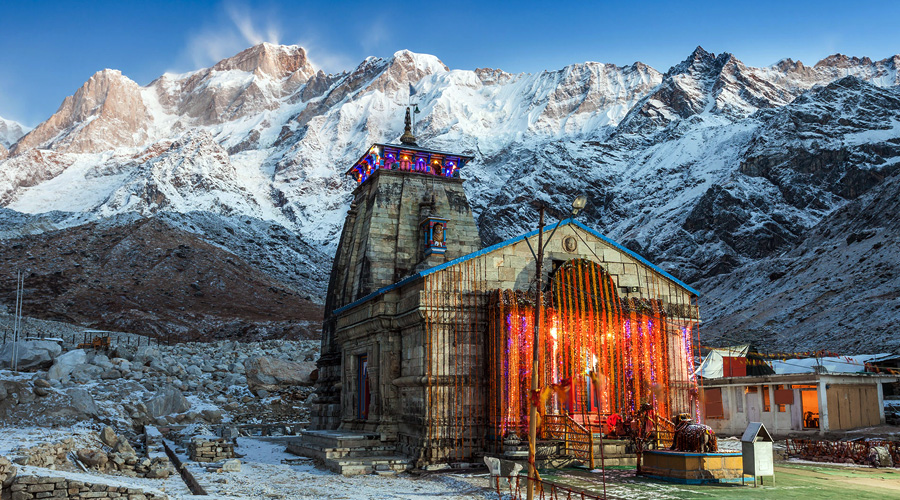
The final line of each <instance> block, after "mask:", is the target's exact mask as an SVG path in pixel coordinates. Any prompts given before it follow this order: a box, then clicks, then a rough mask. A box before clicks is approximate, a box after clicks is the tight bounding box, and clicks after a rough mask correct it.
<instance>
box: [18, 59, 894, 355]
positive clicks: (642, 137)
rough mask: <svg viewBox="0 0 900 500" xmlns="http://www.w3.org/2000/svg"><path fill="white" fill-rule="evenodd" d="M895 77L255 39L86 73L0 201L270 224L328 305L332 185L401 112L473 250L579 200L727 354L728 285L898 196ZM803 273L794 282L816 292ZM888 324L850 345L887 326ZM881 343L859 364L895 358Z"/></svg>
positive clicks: (273, 265)
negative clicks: (486, 60)
mask: <svg viewBox="0 0 900 500" xmlns="http://www.w3.org/2000/svg"><path fill="white" fill-rule="evenodd" d="M898 65H900V56H894V57H892V58H888V59H884V60H880V61H872V60H870V59H868V58H851V57H846V56H843V55H840V54H836V55H834V56H829V57H828V58H826V59H824V60H822V61H820V62H818V63H817V64H815V65H813V66H806V65H804V64H803V63H801V62H799V61H797V62H795V61H792V60H790V59H785V60H782V61H780V62H778V63H777V64H775V65H773V66H770V67H765V68H754V67H749V66H746V65H745V64H743V63H742V62H741V61H740V60H738V59H737V58H736V57H735V56H734V55H732V54H728V53H725V54H719V55H716V54H712V53H709V52H707V51H705V50H703V49H702V48H700V47H698V48H697V49H696V50H695V51H694V52H693V53H692V54H690V56H688V57H687V58H686V59H685V60H684V61H683V62H681V63H679V64H677V65H675V66H674V67H672V68H670V69H669V70H667V71H666V72H665V73H662V72H659V71H657V70H655V69H653V68H651V67H649V66H647V65H645V64H642V63H639V62H638V63H634V64H632V65H630V66H616V65H611V64H601V63H594V62H587V63H581V64H573V65H571V66H567V67H565V68H563V69H560V70H557V71H544V72H541V73H537V74H510V73H506V72H504V71H502V70H499V69H477V70H474V71H465V70H450V69H449V68H447V66H446V65H444V64H443V63H442V62H441V61H440V60H439V59H438V58H436V57H434V56H430V55H425V54H415V53H412V52H409V51H400V52H397V53H396V54H394V55H393V56H392V57H390V58H386V59H384V58H374V57H370V58H368V59H366V60H365V61H363V62H362V63H361V64H360V65H359V66H358V67H357V68H355V69H354V70H352V71H349V72H345V73H341V74H332V75H327V74H325V73H323V72H322V71H319V70H317V69H316V68H314V67H313V66H312V64H311V63H310V62H309V60H308V58H307V55H306V52H305V51H304V49H302V48H301V47H297V46H277V45H270V44H261V45H257V46H255V47H251V48H249V49H247V50H245V51H243V52H241V53H240V54H237V55H236V56H234V57H231V58H229V59H225V60H223V61H221V62H219V63H217V64H216V65H215V66H213V67H211V68H207V69H202V70H198V71H194V72H191V73H186V74H179V75H175V74H166V75H163V76H161V77H160V78H158V79H157V80H155V81H153V82H152V83H150V84H149V85H147V86H146V87H141V86H139V85H137V84H136V83H134V82H133V81H131V80H129V79H128V78H127V77H126V76H124V75H122V74H121V73H119V72H117V71H113V70H104V71H101V72H99V73H97V74H95V75H94V76H93V77H91V79H90V80H88V82H86V83H85V84H84V85H83V86H82V87H81V88H80V89H78V90H77V91H76V92H75V94H74V95H73V96H71V97H68V98H66V99H65V101H64V102H63V104H62V105H61V106H60V108H59V110H58V111H57V112H56V113H55V114H54V115H53V116H52V117H50V118H49V119H48V120H47V121H45V122H43V123H41V124H40V125H38V126H37V127H36V128H35V129H34V130H32V131H31V132H30V133H28V134H27V135H25V136H24V137H22V138H21V139H19V140H18V141H17V142H15V144H12V145H11V147H10V150H9V154H8V158H7V159H5V160H3V161H2V162H0V206H5V207H7V208H9V209H12V210H15V211H18V212H23V213H29V214H40V213H46V212H51V211H59V212H75V213H77V216H76V215H72V216H71V217H73V218H74V219H72V220H76V221H77V222H78V223H82V222H83V221H84V220H85V218H86V217H87V218H88V219H90V218H95V219H99V218H106V217H115V216H117V215H119V214H123V213H134V214H139V215H140V216H143V217H146V216H150V215H153V214H203V215H202V217H203V218H204V220H208V219H209V218H219V219H220V220H222V221H235V220H243V219H246V220H252V221H263V222H264V223H265V224H270V225H274V226H278V227H284V228H286V229H287V230H289V231H291V232H294V233H296V234H297V236H298V238H299V239H300V240H301V241H302V242H303V244H304V245H307V246H308V251H309V255H308V256H307V258H298V257H297V255H296V254H294V255H293V256H291V257H290V258H285V259H284V260H279V259H278V258H277V257H276V258H269V261H270V269H284V268H285V267H286V266H290V265H300V266H301V267H303V266H307V267H304V269H306V271H304V273H305V275H306V276H309V277H310V279H309V280H308V281H310V282H313V284H310V283H309V282H304V283H302V284H301V283H294V286H295V287H296V288H297V289H302V290H304V291H310V293H311V294H312V296H313V297H320V296H321V290H322V287H323V286H324V280H322V279H321V276H322V274H323V273H322V269H313V266H316V267H327V256H328V255H333V251H334V245H336V242H337V238H336V235H337V234H338V233H339V230H340V225H341V224H342V222H343V218H344V214H345V212H346V209H347V206H348V202H349V200H348V194H349V192H350V191H351V190H352V188H353V186H352V183H351V181H350V180H349V179H346V178H344V177H343V175H342V174H343V172H344V171H345V170H346V168H347V166H348V164H349V162H351V161H353V160H354V159H355V158H357V157H358V156H359V154H360V152H361V151H363V150H364V149H365V148H366V147H367V146H368V145H369V144H370V143H372V142H381V141H395V140H396V139H397V137H398V136H399V135H400V133H401V131H402V127H403V123H402V116H403V109H404V107H405V106H406V104H407V103H409V102H410V101H412V102H414V103H416V104H418V106H419V109H420V110H421V111H422V113H421V114H420V115H418V117H417V119H418V123H417V124H416V125H417V126H416V135H417V136H418V137H419V140H420V144H425V145H427V146H430V147H433V148H435V149H449V150H455V151H461V152H465V153H470V154H473V155H475V157H476V159H475V161H473V162H472V163H470V164H469V165H468V166H467V168H466V170H465V172H464V173H463V176H464V177H465V178H467V179H468V181H467V182H466V189H467V192H468V194H469V197H470V200H471V202H472V205H473V209H474V210H475V213H476V217H477V219H478V223H479V227H480V229H481V233H482V237H483V239H484V240H485V243H493V242H495V241H497V240H499V239H502V238H505V237H508V236H511V235H513V234H516V233H519V232H522V231H524V230H526V229H530V228H531V227H532V226H533V224H534V220H533V219H534V215H533V214H532V213H531V210H530V209H529V208H528V204H527V201H529V200H530V199H532V198H535V197H538V198H543V199H545V200H547V201H549V202H550V203H551V205H553V206H557V207H560V208H561V209H564V207H566V206H568V203H569V201H570V199H571V198H572V197H574V196H575V195H576V194H578V193H586V194H587V195H588V197H589V199H590V204H589V207H588V209H587V210H586V211H585V213H584V215H583V217H584V218H585V222H587V223H588V224H591V225H594V226H596V227H598V229H600V230H602V231H604V232H606V233H608V234H609V235H610V236H611V237H613V238H614V239H617V240H619V241H622V242H623V243H625V244H627V245H628V246H630V247H632V248H633V249H635V250H637V251H639V252H641V253H643V254H645V255H646V256H647V257H648V258H650V259H651V260H653V261H655V262H659V263H661V264H662V266H663V267H665V268H666V269H667V270H669V271H671V272H672V273H674V274H675V275H677V276H679V277H682V278H683V279H685V280H688V281H690V282H696V283H699V284H703V288H701V292H703V297H702V299H701V300H702V301H704V303H703V304H701V305H704V304H705V306H704V307H705V308H706V309H708V310H709V311H710V312H711V313H712V314H714V315H717V316H713V317H710V318H709V319H710V320H711V321H710V324H712V325H714V327H715V330H712V331H709V332H708V335H709V336H710V337H712V338H717V337H718V338H722V339H723V341H727V340H726V339H740V338H741V336H742V335H744V333H745V331H747V330H754V329H756V330H758V329H760V328H763V327H762V326H760V325H755V326H754V325H750V324H746V322H741V321H736V320H735V321H731V320H728V319H727V318H734V317H736V316H735V314H734V311H741V310H749V309H750V308H752V307H753V304H751V303H750V302H746V303H743V302H741V301H740V300H738V301H735V300H731V299H729V302H728V303H729V308H725V309H723V308H720V307H718V306H716V304H717V302H716V301H717V300H722V298H723V297H725V296H726V295H727V294H726V293H725V291H724V290H723V287H724V286H726V285H725V283H726V281H723V280H726V279H727V276H729V275H738V274H739V273H751V272H752V270H753V269H757V271H753V272H762V271H761V270H763V269H766V268H767V266H766V265H765V263H766V262H770V261H773V262H774V260H773V259H777V258H782V257H781V256H782V255H787V254H789V253H790V252H797V251H800V250H798V249H801V248H805V247H804V246H803V245H804V244H805V243H806V242H807V240H808V238H809V237H810V236H809V235H810V234H812V232H813V231H816V230H819V229H821V227H822V225H823V224H832V223H833V222H832V221H833V219H832V216H833V214H836V213H838V212H839V211H841V210H842V209H844V208H845V207H848V206H850V205H852V204H853V203H858V200H860V199H863V198H864V197H866V196H876V197H877V193H879V192H880V191H881V190H883V189H886V187H885V186H888V185H890V183H889V182H888V180H889V179H891V178H893V176H895V174H896V172H897V164H898V162H900V87H898V84H900V73H898ZM560 215H562V212H560ZM55 217H56V219H54V220H56V222H55V224H62V225H66V224H74V223H75V222H66V221H65V220H64V219H65V216H63V217H62V219H59V217H58V216H55ZM174 217H175V218H176V219H178V216H174ZM191 217H194V216H193V215H191V216H189V218H191ZM57 219H59V220H57ZM230 224H231V222H228V224H224V225H225V226H229V225H230ZM213 225H215V224H213ZM867 230H868V229H867ZM885 231H889V230H888V229H885ZM219 234H221V232H220V233H219ZM889 234H893V235H894V236H896V233H889ZM886 237H887V236H886ZM260 238H261V239H263V240H265V241H266V245H265V246H266V247H270V248H272V247H277V246H278V244H279V241H278V240H274V239H273V240H268V239H267V238H268V236H265V235H262V236H260ZM213 243H214V244H216V243H215V242H213ZM221 245H222V246H223V247H225V248H229V249H231V250H232V251H234V252H235V253H237V254H239V255H242V256H243V257H245V258H246V257H247V256H248V255H252V254H253V253H254V252H256V251H257V250H253V249H250V250H248V249H246V248H243V249H241V248H231V247H230V245H238V243H237V242H236V241H234V239H233V238H232V239H228V241H227V242H225V241H224V240H223V243H221ZM302 251H303V252H305V251H306V250H302ZM242 252H243V253H242ZM259 252H265V250H263V249H259ZM813 260H814V259H813ZM275 261H278V262H275ZM307 271H308V272H307ZM770 272H771V271H770ZM847 272H850V273H853V272H855V270H853V269H849V270H847ZM297 276H298V275H297V274H294V275H292V277H293V278H296V277H297ZM804 276H806V275H803V274H802V273H800V274H797V275H796V279H797V280H800V281H797V282H796V285H797V286H800V287H812V288H813V289H816V287H819V285H818V284H817V283H818V281H816V280H812V278H808V279H810V280H812V281H811V282H809V283H806V282H802V280H803V279H807V278H804ZM810 276H811V275H810ZM894 276H895V275H894ZM744 277H745V279H743V280H742V281H741V283H750V282H754V281H753V280H750V279H749V278H748V277H747V276H744ZM764 278H766V280H767V279H768V278H767V277H766V276H764ZM297 279H299V280H300V281H303V279H302V278H297ZM783 279H789V277H785V278H783ZM893 279H896V278H893ZM760 283H762V282H760ZM898 288H900V287H898ZM741 296H749V295H747V294H744V295H741ZM748 300H749V299H748ZM803 300H807V299H803ZM803 300H801V299H797V301H796V303H791V302H789V301H782V302H780V303H779V304H778V307H780V308H781V309H780V310H781V313H779V314H781V316H778V317H779V318H792V321H795V320H797V317H798V316H799V315H802V314H804V313H803V310H804V309H803V306H804V304H801V303H800V302H802V301H803ZM809 300H811V299H809ZM873 300H876V301H882V302H883V303H884V304H883V305H884V306H885V307H893V304H894V303H895V302H897V300H900V299H898V298H897V297H889V296H882V297H880V298H876V299H873ZM742 308H743V309H742ZM893 316H894V317H896V316H898V314H894V315H893ZM773 317H774V316H773ZM886 317H890V315H888V316H880V318H881V319H876V318H875V317H874V316H871V315H870V316H869V317H868V319H867V318H863V319H862V320H861V321H860V322H856V323H854V325H852V327H851V329H850V330H849V331H851V332H862V331H871V330H873V329H874V330H882V329H886V328H887V326H886V325H887V324H888V323H889V322H888V323H886V321H887V320H886V319H885V318H886ZM760 321H762V320H760ZM766 321H769V320H766ZM822 321H823V322H824V323H823V324H820V325H819V328H820V331H833V332H834V333H833V334H832V335H825V336H824V337H822V338H820V339H818V340H817V341H816V342H818V344H816V345H821V346H827V347H833V348H837V347H842V346H850V345H852V344H850V343H842V341H841V340H840V339H841V338H842V337H841V335H844V334H843V333H841V334H840V335H839V333H838V331H839V330H840V332H846V331H848V330H846V329H845V328H843V327H841V328H838V324H837V323H835V322H834V321H833V320H832V319H823V320H822ZM765 328H769V329H777V328H778V325H777V324H766V326H765ZM763 329H764V328H763ZM789 337H790V336H789ZM884 338H885V340H884V341H883V342H882V341H878V342H880V343H876V345H873V346H872V347H871V348H870V350H871V349H874V348H889V347H891V348H893V347H897V346H895V345H894V343H893V341H889V340H887V336H886V335H885V336H884ZM782 340H783V339H782ZM792 342H795V343H799V342H800V341H799V340H795V339H793V337H790V338H788V340H783V345H781V348H792V347H795V346H793V345H791V343H792ZM807 347H809V346H807ZM812 347H815V346H812Z"/></svg>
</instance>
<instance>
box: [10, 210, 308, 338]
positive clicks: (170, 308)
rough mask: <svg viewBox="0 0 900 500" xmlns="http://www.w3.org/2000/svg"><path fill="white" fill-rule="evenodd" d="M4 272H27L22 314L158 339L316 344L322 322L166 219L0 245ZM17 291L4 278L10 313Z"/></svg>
mask: <svg viewBox="0 0 900 500" xmlns="http://www.w3.org/2000/svg"><path fill="white" fill-rule="evenodd" d="M205 237H214V236H213V234H212V233H207V234H206V236H205ZM287 246H288V247H290V245H289V244H288V245H287ZM259 253H264V252H259ZM0 266H2V267H3V268H4V269H23V270H25V271H26V273H27V274H26V278H25V285H26V286H25V293H24V295H23V310H24V311H25V312H26V313H29V314H32V315H38V316H41V317H43V318H49V319H54V320H59V321H66V322H70V323H78V324H85V325H89V326H92V327H95V328H102V329H111V330H117V331H139V332H144V333H148V334H152V335H154V336H157V337H160V338H168V337H169V336H172V337H173V338H179V339H183V340H189V339H193V338H202V339H216V338H218V339H223V338H239V339H267V338H283V337H288V338H314V337H316V336H317V334H318V328H319V321H320V319H321V315H322V310H321V306H319V305H317V304H315V303H313V302H311V301H310V300H309V297H308V296H307V297H306V298H304V297H301V296H299V295H298V293H297V291H296V290H295V289H294V288H293V287H292V286H290V285H285V284H284V283H281V282H280V281H278V280H276V279H274V278H273V277H272V275H273V274H275V273H272V274H265V273H263V272H261V271H260V270H259V268H260V267H264V264H263V263H256V265H254V264H251V263H250V262H248V261H245V260H243V259H241V258H240V257H238V256H237V255H235V254H234V253H232V252H229V251H227V250H224V249H223V248H220V247H216V246H213V245H211V244H209V243H207V242H206V241H204V240H203V239H201V238H200V237H198V236H197V235H196V234H193V233H190V232H188V231H185V230H183V229H180V228H179V227H178V226H177V225H176V224H174V223H172V222H171V221H170V220H167V219H166V218H163V217H154V218H141V217H135V216H134V215H128V214H126V215H122V216H117V217H114V218H110V219H104V220H102V221H100V222H90V223H87V224H81V225H76V226H73V227H68V228H64V229H59V230H54V231H46V232H43V233H40V234H37V235H28V236H24V237H19V238H10V239H5V240H0ZM14 289H15V283H14V276H11V275H9V274H6V275H0V290H3V292H4V293H3V302H4V303H9V304H12V303H14V295H13V294H12V293H11V292H13V290H14ZM9 312H11V311H9Z"/></svg>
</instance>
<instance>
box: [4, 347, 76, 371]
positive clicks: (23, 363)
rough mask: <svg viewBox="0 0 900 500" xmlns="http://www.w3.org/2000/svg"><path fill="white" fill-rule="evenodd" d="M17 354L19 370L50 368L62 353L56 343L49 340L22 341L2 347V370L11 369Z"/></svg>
mask: <svg viewBox="0 0 900 500" xmlns="http://www.w3.org/2000/svg"><path fill="white" fill-rule="evenodd" d="M13 352H15V353H16V360H17V364H16V366H17V367H18V369H19V370H32V369H40V368H48V367H49V366H50V365H51V364H53V360H54V359H55V358H56V357H57V356H59V354H60V353H61V352H62V347H60V345H59V344H57V343H56V342H51V341H47V340H20V341H18V342H8V343H6V344H3V345H0V368H4V369H9V368H10V362H11V361H12V358H13Z"/></svg>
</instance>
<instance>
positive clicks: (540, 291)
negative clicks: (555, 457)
mask: <svg viewBox="0 0 900 500" xmlns="http://www.w3.org/2000/svg"><path fill="white" fill-rule="evenodd" d="M585 205H587V198H585V197H584V196H583V195H580V196H578V197H577V198H575V201H573V202H572V217H574V216H576V215H578V212H580V211H581V210H582V209H583V208H584V207H585ZM546 208H547V205H546V204H545V203H543V202H541V203H540V205H539V207H538V211H539V214H540V215H539V218H538V251H537V253H535V252H534V250H533V249H532V253H535V256H534V258H535V280H536V282H537V293H536V294H535V295H536V296H535V301H534V337H533V338H532V341H531V344H532V346H531V347H532V349H531V351H532V359H531V394H532V395H534V394H536V393H537V391H538V364H539V363H540V356H539V354H540V353H539V351H538V339H539V338H540V328H541V326H540V325H541V305H542V304H543V302H544V279H543V273H542V272H541V271H542V270H543V268H544V210H546ZM561 223H562V221H561V220H560V221H559V222H557V223H556V227H554V228H553V231H552V232H550V237H548V238H547V243H550V240H551V239H552V238H553V235H554V234H556V230H557V228H559V225H560V224H561ZM525 241H526V242H527V241H528V240H527V239H526V240H525ZM529 248H530V244H529ZM529 402H530V404H531V411H530V412H529V414H528V500H533V499H534V480H535V479H537V467H535V465H534V462H535V455H536V447H537V405H536V404H535V401H534V399H533V396H532V398H529Z"/></svg>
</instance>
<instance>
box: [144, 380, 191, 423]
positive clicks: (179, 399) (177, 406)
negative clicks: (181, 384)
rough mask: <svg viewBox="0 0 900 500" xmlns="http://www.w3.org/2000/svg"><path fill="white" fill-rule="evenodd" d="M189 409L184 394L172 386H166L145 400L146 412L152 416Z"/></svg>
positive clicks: (188, 403) (189, 405) (189, 406)
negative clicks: (154, 395) (148, 399)
mask: <svg viewBox="0 0 900 500" xmlns="http://www.w3.org/2000/svg"><path fill="white" fill-rule="evenodd" d="M189 409H191V403H190V402H188V400H187V399H185V397H184V394H182V393H181V391H179V390H178V389H176V388H174V387H167V388H166V389H165V390H163V391H162V392H160V393H159V394H157V396H156V397H154V398H153V399H151V400H150V401H148V402H147V413H149V414H150V416H152V417H162V416H164V415H171V414H173V413H183V412H186V411H188V410H189Z"/></svg>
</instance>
